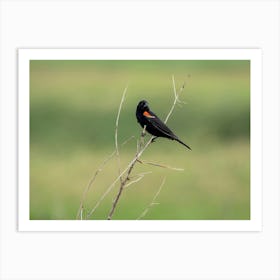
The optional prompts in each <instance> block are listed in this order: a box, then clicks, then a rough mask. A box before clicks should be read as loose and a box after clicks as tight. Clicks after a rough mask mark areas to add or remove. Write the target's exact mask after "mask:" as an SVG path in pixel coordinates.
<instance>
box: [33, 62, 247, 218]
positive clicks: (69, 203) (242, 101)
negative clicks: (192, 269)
mask: <svg viewBox="0 0 280 280" xmlns="http://www.w3.org/2000/svg"><path fill="white" fill-rule="evenodd" d="M172 75H174V76H175V80H176V85H177V88H178V89H179V87H180V86H181V85H182V84H183V82H184V81H186V86H185V90H184V91H183V93H182V96H181V99H182V100H184V101H185V102H186V104H185V105H183V106H181V107H180V106H176V108H175V110H174V112H173V114H172V116H171V117H170V119H169V121H168V126H169V127H170V128H171V129H172V130H173V131H174V132H175V133H176V134H177V135H178V136H179V137H180V138H181V139H182V140H183V141H184V142H185V143H187V144H188V145H190V146H191V147H192V151H188V150H187V149H186V148H185V147H183V146H182V145H180V144H178V143H177V142H174V141H170V140H167V139H157V140H156V142H155V143H153V144H152V145H151V146H149V147H148V149H147V150H146V151H145V153H144V154H143V156H142V157H141V159H143V160H146V161H153V162H157V163H162V164H165V165H170V166H174V167H179V168H183V169H184V171H174V170H169V169H163V168H160V167H155V166H149V165H143V164H139V163H138V164H137V165H136V168H135V169H134V170H133V174H132V175H135V174H137V173H141V172H150V171H151V172H152V173H150V174H147V175H146V176H145V178H144V179H143V180H141V181H139V182H138V183H137V184H135V185H132V186H131V187H129V188H127V189H126V190H125V191H124V193H123V195H122V197H121V199H120V201H119V204H118V206H117V209H116V212H115V214H114V216H113V219H137V217H139V215H140V214H141V213H142V212H143V211H144V209H146V208H147V207H148V205H149V204H150V203H151V201H152V199H153V197H154V195H155V194H156V192H157V191H158V188H159V186H160V184H161V182H162V180H163V178H164V177H166V182H165V184H164V186H163V187H162V190H161V192H160V194H159V196H158V197H157V200H156V202H158V203H159V204H158V205H154V206H153V207H152V208H151V209H150V211H149V212H148V213H147V214H146V216H145V217H144V219H192V220H196V219H203V220H208V219H211V220H217V219H218V220H219V219H222V220H225V219H230V220H231V219H250V62H249V61H210V60H209V61H206V60H205V61H195V60H193V61H31V63H30V151H31V152H30V156H31V157H30V159H31V161H30V219H36V220H37V219H39V220H45V219H75V218H76V214H77V211H78V208H79V203H80V199H81V197H82V193H83V190H84V189H85V187H86V185H87V183H88V181H89V180H90V178H91V177H92V175H93V174H94V172H95V170H96V169H97V168H98V166H99V165H100V164H101V163H102V161H103V160H104V159H105V158H107V157H108V156H109V155H110V154H111V153H112V151H113V150H114V133H115V120H116V115H117V111H118V106H119V103H120V99H121V96H122V93H123V90H124V88H125V86H126V85H128V91H127V96H126V99H125V102H124V105H123V110H122V112H121V116H120V127H119V142H122V141H124V140H125V139H127V138H129V137H130V136H132V135H133V136H135V138H139V135H140V133H141V131H142V130H141V128H140V126H139V125H138V123H137V122H136V118H135V109H136V106H137V103H138V102H139V101H140V100H142V99H146V100H147V101H149V104H150V107H151V109H152V111H154V112H156V114H157V115H158V116H159V117H161V118H162V119H164V117H165V116H166V115H167V113H168V111H169V109H170V107H171V105H172V103H173V88H172ZM146 138H147V139H148V136H146ZM135 151H136V139H134V140H132V141H130V142H129V143H127V144H126V145H124V146H122V147H121V151H120V152H121V165H122V167H123V168H124V167H125V166H126V164H127V163H128V162H129V161H130V160H131V159H132V158H133V157H134V155H135ZM117 175H118V168H117V160H116V159H113V160H111V161H110V162H109V164H108V165H106V166H105V168H104V169H103V170H102V172H100V174H99V176H98V177H97V180H96V181H95V184H94V185H93V186H92V189H91V190H90V192H89V194H88V195H87V198H86V201H85V206H86V211H88V210H90V209H92V207H93V206H94V205H95V203H96V201H98V199H99V198H100V196H101V195H102V193H103V192H104V191H105V190H106V189H107V188H108V186H109V185H110V183H112V182H113V180H114V179H115V178H116V176H117ZM118 187H119V186H118V185H116V186H115V188H114V189H113V190H112V192H110V193H109V195H108V196H107V197H106V198H105V199H104V201H103V202H102V203H101V205H100V207H98V208H97V210H96V212H95V213H94V215H92V217H91V219H106V218H107V215H108V212H109V210H110V208H111V205H112V200H113V198H114V197H115V196H116V193H117V191H118Z"/></svg>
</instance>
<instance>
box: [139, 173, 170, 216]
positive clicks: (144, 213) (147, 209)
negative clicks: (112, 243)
mask: <svg viewBox="0 0 280 280" xmlns="http://www.w3.org/2000/svg"><path fill="white" fill-rule="evenodd" d="M165 180H166V178H165V177H164V178H163V180H162V182H161V184H160V186H159V189H158V191H157V192H156V194H155V196H154V197H153V199H152V202H151V203H150V204H149V205H148V207H147V208H146V209H145V210H144V211H143V212H142V214H141V215H140V216H139V217H138V218H137V220H141V219H142V218H143V217H145V216H146V214H147V213H148V212H149V210H150V209H151V208H152V207H153V206H154V205H156V204H159V203H156V202H155V201H156V199H157V197H158V196H159V194H160V192H161V189H162V187H163V185H164V184H165Z"/></svg>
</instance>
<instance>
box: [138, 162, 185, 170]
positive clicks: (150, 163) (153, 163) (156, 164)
mask: <svg viewBox="0 0 280 280" xmlns="http://www.w3.org/2000/svg"><path fill="white" fill-rule="evenodd" d="M139 162H140V163H143V164H149V165H153V166H158V167H162V168H167V169H171V170H176V171H184V169H183V168H178V167H172V166H169V165H165V164H161V163H156V162H151V161H145V160H141V161H139Z"/></svg>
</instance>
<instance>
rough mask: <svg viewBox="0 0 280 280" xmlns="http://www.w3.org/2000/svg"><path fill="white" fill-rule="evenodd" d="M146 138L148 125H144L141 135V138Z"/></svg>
mask: <svg viewBox="0 0 280 280" xmlns="http://www.w3.org/2000/svg"><path fill="white" fill-rule="evenodd" d="M145 136H146V125H144V128H143V130H142V133H141V137H145Z"/></svg>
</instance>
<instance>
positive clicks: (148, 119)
mask: <svg viewBox="0 0 280 280" xmlns="http://www.w3.org/2000/svg"><path fill="white" fill-rule="evenodd" d="M136 118H137V121H138V122H139V123H140V125H141V126H142V127H143V128H144V126H146V130H147V131H148V132H149V133H150V134H152V135H153V136H155V137H165V138H168V139H171V140H176V141H177V142H179V143H180V144H182V145H184V146H185V147H187V148H188V149H190V150H191V148H190V147H189V146H188V145H186V144H185V143H184V142H182V141H181V140H180V139H179V138H178V136H176V135H175V134H174V133H173V132H172V131H171V130H170V129H169V128H168V127H167V126H166V124H165V123H164V122H163V121H161V120H160V119H159V118H158V116H157V115H156V114H154V113H153V112H152V111H150V108H149V106H148V102H147V101H145V100H142V101H140V102H139V103H138V106H137V109H136Z"/></svg>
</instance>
